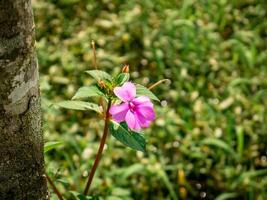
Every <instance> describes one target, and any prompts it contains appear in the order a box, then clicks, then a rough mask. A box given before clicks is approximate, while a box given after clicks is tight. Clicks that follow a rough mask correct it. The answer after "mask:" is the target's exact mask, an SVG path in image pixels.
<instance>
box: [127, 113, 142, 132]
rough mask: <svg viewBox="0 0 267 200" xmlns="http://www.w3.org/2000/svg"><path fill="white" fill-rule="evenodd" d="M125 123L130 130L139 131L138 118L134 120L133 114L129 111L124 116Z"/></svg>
mask: <svg viewBox="0 0 267 200" xmlns="http://www.w3.org/2000/svg"><path fill="white" fill-rule="evenodd" d="M125 121H126V123H127V125H128V127H129V128H130V129H132V130H136V131H139V130H140V129H141V126H140V124H139V121H138V118H136V116H135V115H134V113H132V112H131V111H130V110H129V111H128V112H127V114H126V117H125Z"/></svg>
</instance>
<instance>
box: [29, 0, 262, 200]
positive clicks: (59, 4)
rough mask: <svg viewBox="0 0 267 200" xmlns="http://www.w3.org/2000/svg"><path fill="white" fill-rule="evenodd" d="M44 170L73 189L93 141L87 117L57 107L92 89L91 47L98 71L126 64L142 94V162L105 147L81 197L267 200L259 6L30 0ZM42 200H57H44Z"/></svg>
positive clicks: (92, 123)
mask: <svg viewBox="0 0 267 200" xmlns="http://www.w3.org/2000/svg"><path fill="white" fill-rule="evenodd" d="M33 7H34V12H35V23H36V32H37V51H38V58H39V65H40V72H41V76H40V84H41V91H42V98H43V103H42V106H43V114H44V124H43V126H44V135H45V141H63V143H64V144H63V145H62V146H61V147H59V148H57V149H55V150H52V151H50V152H49V153H48V154H47V155H46V157H45V159H46V167H47V170H48V171H49V173H50V174H51V177H52V179H54V180H56V184H57V186H58V187H59V189H60V190H61V191H62V192H63V193H64V195H65V197H66V198H70V197H69V193H68V192H67V191H72V190H76V191H80V192H81V191H82V190H83V187H84V184H85V181H86V177H87V175H88V170H89V169H90V168H91V166H92V163H93V161H94V158H95V154H96V151H97V148H98V143H99V140H100V137H101V134H102V128H103V123H102V122H101V123H100V122H99V118H98V116H97V115H96V114H94V113H91V112H89V113H83V112H77V111H67V110H59V109H56V108H55V107H53V106H50V105H51V104H52V103H55V102H58V101H61V100H67V99H70V98H71V97H72V96H73V94H74V93H75V91H76V90H77V89H78V88H79V87H81V86H83V85H89V84H91V83H93V80H92V79H91V78H90V77H89V76H88V75H86V74H85V73H84V71H85V70H88V69H92V68H93V67H92V49H91V47H90V44H91V40H95V42H96V46H97V57H98V65H99V67H100V69H101V70H105V71H107V72H108V73H110V74H116V73H118V72H119V71H120V70H121V68H122V66H123V65H124V64H125V63H127V64H129V65H130V70H131V77H132V80H134V81H135V82H137V83H140V84H143V85H150V84H151V83H154V82H156V81H158V80H160V79H163V78H168V79H170V80H171V83H170V84H162V85H160V86H159V87H157V88H156V89H155V90H154V92H155V94H157V95H158V96H159V98H160V99H161V100H162V102H161V104H159V103H158V104H157V106H156V111H157V120H156V121H155V123H154V124H153V125H152V127H151V128H149V129H146V130H145V131H144V132H145V136H146V139H147V143H148V144H147V149H148V151H147V153H146V154H144V153H141V152H135V151H133V150H131V149H129V148H127V147H125V146H123V145H121V144H120V143H119V142H117V141H116V140H115V139H114V138H112V136H110V137H109V138H108V143H107V146H106V147H107V148H106V150H105V152H104V156H103V157H102V160H101V163H100V166H99V168H98V171H97V174H96V176H95V178H94V181H93V185H92V188H91V194H95V195H99V196H102V197H103V199H107V200H120V199H121V200H131V199H132V200H150V199H151V200H154V199H155V200H165V199H166V200H168V199H173V200H178V199H188V200H191V199H216V198H217V200H222V199H248V200H254V199H256V200H266V199H267V109H266V107H267V2H266V0H183V1H182V0H180V1H179V0H132V1H131V0H128V1H126V0H99V1H93V0H33ZM53 198H54V199H57V198H56V197H55V196H53Z"/></svg>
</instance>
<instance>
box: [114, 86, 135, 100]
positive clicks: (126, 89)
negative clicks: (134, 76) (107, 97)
mask: <svg viewBox="0 0 267 200" xmlns="http://www.w3.org/2000/svg"><path fill="white" fill-rule="evenodd" d="M114 93H115V95H116V96H117V97H119V98H120V99H121V100H122V101H124V102H127V101H131V100H132V99H134V97H135V95H136V87H135V85H134V84H133V83H131V82H126V83H124V84H123V85H122V86H121V87H115V88H114Z"/></svg>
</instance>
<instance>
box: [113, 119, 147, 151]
mask: <svg viewBox="0 0 267 200" xmlns="http://www.w3.org/2000/svg"><path fill="white" fill-rule="evenodd" d="M109 130H110V133H111V134H112V136H114V137H115V138H116V139H117V140H119V141H120V142H121V143H123V144H125V145H126V146H128V147H131V148H132V149H134V150H137V151H143V152H145V151H146V140H145V138H144V137H143V136H142V135H141V133H136V132H134V131H131V130H129V129H128V127H127V125H126V123H120V124H119V123H117V122H115V121H110V126H109Z"/></svg>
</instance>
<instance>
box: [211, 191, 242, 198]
mask: <svg viewBox="0 0 267 200" xmlns="http://www.w3.org/2000/svg"><path fill="white" fill-rule="evenodd" d="M236 197H237V194H236V193H234V192H231V193H223V194H221V195H219V196H217V197H216V199H215V200H226V199H234V198H236Z"/></svg>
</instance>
